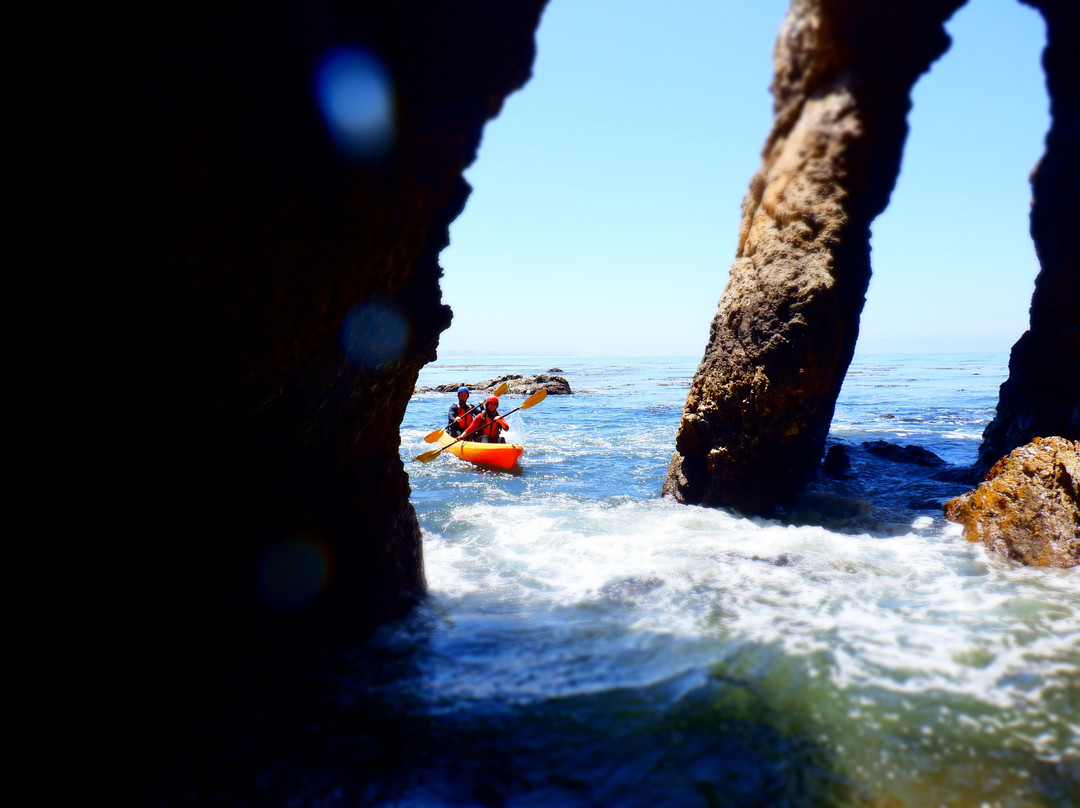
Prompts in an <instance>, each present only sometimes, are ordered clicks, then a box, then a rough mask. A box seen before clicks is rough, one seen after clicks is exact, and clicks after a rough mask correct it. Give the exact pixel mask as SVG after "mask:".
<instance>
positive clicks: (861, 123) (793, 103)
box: [663, 0, 1080, 516]
mask: <svg viewBox="0 0 1080 808" xmlns="http://www.w3.org/2000/svg"><path fill="white" fill-rule="evenodd" d="M1024 2H1026V3H1027V4H1028V5H1031V6H1033V7H1035V8H1037V9H1038V10H1039V11H1040V13H1041V14H1042V15H1043V17H1044V19H1045V20H1046V23H1047V35H1048V45H1047V49H1046V51H1045V53H1044V57H1043V65H1044V69H1045V71H1046V79H1047V89H1048V90H1049V92H1050V97H1051V112H1052V124H1051V129H1050V132H1049V133H1048V135H1047V138H1046V153H1045V155H1044V156H1043V158H1042V160H1041V161H1040V163H1039V167H1038V170H1037V171H1036V172H1035V175H1034V177H1033V191H1034V203H1033V207H1032V214H1031V230H1032V235H1033V238H1034V240H1035V243H1036V247H1037V252H1038V255H1039V259H1040V265H1041V271H1040V273H1039V277H1038V278H1037V279H1036V283H1035V294H1034V296H1033V298H1032V305H1031V329H1030V331H1029V332H1028V333H1027V334H1025V335H1024V337H1023V338H1022V339H1021V340H1020V342H1018V343H1017V346H1016V347H1015V348H1014V350H1013V356H1012V359H1011V361H1010V379H1009V381H1008V382H1007V383H1006V384H1005V385H1003V387H1002V390H1001V403H1000V405H999V407H998V414H997V417H996V418H995V419H994V422H993V423H991V425H990V426H988V428H987V431H986V433H985V436H984V444H985V446H986V449H985V450H984V451H983V452H982V453H981V454H980V457H981V458H992V457H998V456H1000V455H1001V454H1002V453H1004V452H1005V451H1008V450H1009V449H1010V448H1012V447H1013V446H1016V445H1019V443H1022V442H1024V441H1026V440H1027V439H1029V438H1030V436H1031V435H1033V434H1039V433H1041V434H1062V435H1065V436H1067V437H1071V438H1080V362H1077V360H1076V357H1077V356H1080V318H1078V317H1077V316H1076V311H1077V310H1078V309H1080V271H1078V270H1077V267H1080V246H1078V242H1077V240H1076V239H1075V237H1074V236H1073V229H1074V223H1075V222H1076V221H1077V220H1078V219H1080V196H1078V195H1077V194H1076V193H1075V189H1076V187H1077V186H1078V185H1080V151H1078V150H1077V149H1076V148H1075V144H1076V143H1077V142H1080V92H1078V91H1077V87H1078V86H1080V70H1078V61H1077V60H1076V58H1075V55H1074V53H1075V41H1076V40H1077V38H1080V28H1078V24H1077V21H1078V15H1077V14H1076V7H1075V4H1074V3H1073V2H1072V0H1024ZM961 5H963V0H880V1H879V2H874V3H864V2H859V1H858V0H793V2H792V3H791V6H790V9H789V11H788V14H787V17H786V19H785V22H784V25H783V27H782V29H781V31H780V35H779V37H778V39H777V44H776V49H775V72H774V78H773V83H772V92H773V98H774V123H773V128H772V131H771V132H770V134H769V136H768V138H767V139H766V142H765V147H764V149H763V160H762V166H761V168H760V170H759V171H758V172H757V174H756V175H755V176H754V177H753V179H752V180H751V183H750V190H749V192H748V193H747V195H746V197H745V199H744V201H743V215H742V222H741V224H740V228H739V239H738V247H737V250H736V258H735V262H734V264H733V265H732V267H731V271H730V278H729V281H728V284H727V287H726V288H725V290H724V292H723V295H722V297H721V300H720V305H719V308H718V310H717V313H716V316H715V317H714V319H713V322H712V328H711V332H710V337H709V343H708V346H707V347H706V350H705V355H704V357H703V359H702V361H701V363H700V364H699V366H698V370H697V372H696V374H695V376H694V380H693V382H692V384H691V389H690V392H689V394H688V395H687V398H686V406H685V408H684V414H683V418H682V421H681V423H680V425H679V429H678V433H677V435H676V445H675V452H674V454H673V456H672V459H671V464H670V467H669V469H668V473H667V476H666V478H665V480H664V483H663V493H664V494H665V495H667V496H671V497H674V498H675V499H678V500H680V501H682V502H688V503H697V504H703V505H717V506H727V507H733V508H736V509H739V510H741V511H744V512H748V513H757V514H762V515H766V516H768V515H772V514H774V513H776V511H777V508H778V507H779V506H780V505H781V504H782V503H784V502H785V501H787V500H789V499H790V498H791V497H792V496H793V495H794V494H795V493H796V492H798V491H800V490H802V489H803V488H804V487H805V485H806V483H807V482H808V480H809V479H810V477H811V475H812V474H813V472H814V470H815V468H816V467H817V464H818V461H819V459H820V458H821V455H822V452H823V451H824V444H825V437H826V435H827V433H828V428H829V423H830V421H831V419H832V415H833V409H834V406H835V402H836V397H837V395H838V393H839V390H840V385H841V383H842V381H843V378H844V375H845V373H846V370H847V367H848V365H849V363H850V361H851V356H852V353H853V350H854V345H855V339H856V333H857V330H858V320H859V315H860V313H861V311H862V307H863V303H864V298H865V294H866V291H867V285H868V281H869V278H870V259H869V239H870V224H871V222H872V221H873V219H874V217H875V216H877V215H878V213H880V212H881V211H882V210H883V209H884V207H885V205H886V203H887V201H888V197H889V194H890V193H891V191H892V188H893V185H894V183H895V180H896V176H897V173H898V170H899V166H900V158H901V151H902V147H903V143H904V139H905V137H906V134H907V124H906V120H905V118H906V116H907V113H908V111H909V109H910V108H911V101H910V92H911V89H912V86H913V85H914V83H915V81H916V80H918V78H919V77H920V76H921V75H922V74H923V73H924V72H925V71H926V70H927V69H928V68H929V67H930V65H931V64H932V63H933V61H934V60H935V59H937V58H938V56H940V55H941V54H942V53H943V52H944V51H945V50H946V48H947V47H948V44H949V37H948V36H947V34H946V33H945V28H944V24H945V22H946V20H947V19H948V18H949V17H950V16H951V15H952V14H953V13H954V12H955V11H956V9H957V8H959V7H960V6H961ZM1048 380H1053V382H1052V383H1047V382H1048ZM988 464H989V463H987V465H988Z"/></svg>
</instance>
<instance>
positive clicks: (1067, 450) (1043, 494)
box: [945, 437, 1080, 567]
mask: <svg viewBox="0 0 1080 808" xmlns="http://www.w3.org/2000/svg"><path fill="white" fill-rule="evenodd" d="M945 516H946V517H947V518H948V519H950V520H952V521H953V522H958V523H959V524H961V525H963V526H964V538H966V539H967V540H968V541H971V542H982V543H983V544H985V545H986V547H987V548H988V549H990V550H992V551H994V552H996V553H1000V554H1001V555H1004V556H1005V557H1006V558H1010V559H1012V560H1014V561H1018V562H1020V563H1021V564H1026V565H1028V566H1033V567H1075V566H1077V565H1078V564H1080V443H1078V442H1077V441H1072V440H1066V439H1065V438H1060V437H1051V438H1035V440H1033V441H1032V442H1031V443H1030V444H1028V445H1026V446H1021V447H1020V448H1019V449H1014V450H1013V451H1012V452H1011V453H1010V454H1009V455H1008V456H1007V457H1004V458H1002V459H1001V460H999V461H998V462H997V463H995V464H994V466H993V467H992V468H991V469H990V471H989V472H988V473H987V475H986V480H985V482H983V483H981V484H980V485H979V486H978V487H977V488H976V489H975V490H974V491H970V492H968V493H967V494H963V495H962V496H959V497H956V498H955V499H951V500H949V501H948V502H947V503H945Z"/></svg>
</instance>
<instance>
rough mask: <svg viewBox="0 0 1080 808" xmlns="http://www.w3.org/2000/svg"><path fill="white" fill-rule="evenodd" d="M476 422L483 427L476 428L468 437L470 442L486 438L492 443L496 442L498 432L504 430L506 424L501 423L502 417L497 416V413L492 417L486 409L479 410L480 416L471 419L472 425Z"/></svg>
mask: <svg viewBox="0 0 1080 808" xmlns="http://www.w3.org/2000/svg"><path fill="white" fill-rule="evenodd" d="M476 421H480V422H481V423H482V424H483V426H480V427H478V428H477V430H476V431H475V432H473V433H471V434H470V435H469V438H470V439H471V440H477V439H479V438H481V437H486V438H488V439H489V440H492V441H495V440H498V439H499V432H500V431H501V430H503V429H505V428H506V427H505V426H504V424H505V423H506V422H505V421H503V419H502V416H501V415H499V414H498V412H496V413H495V415H494V416H492V415H491V414H490V413H489V412H488V411H487V410H486V409H484V410H481V411H480V414H479V415H477V416H476V418H475V419H473V422H474V423H475V422H476Z"/></svg>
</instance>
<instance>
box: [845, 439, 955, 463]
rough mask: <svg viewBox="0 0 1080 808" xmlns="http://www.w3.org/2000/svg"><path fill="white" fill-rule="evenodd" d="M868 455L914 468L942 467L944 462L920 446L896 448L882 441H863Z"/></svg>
mask: <svg viewBox="0 0 1080 808" xmlns="http://www.w3.org/2000/svg"><path fill="white" fill-rule="evenodd" d="M863 446H865V447H866V451H868V452H870V454H872V455H874V456H876V457H881V458H884V459H885V460H892V461H893V462H896V463H913V464H915V465H916V466H943V465H945V461H944V460H942V459H941V458H940V457H938V456H937V455H936V454H934V453H933V452H931V451H930V450H929V449H924V448H922V447H921V446H912V445H908V446H898V445H897V444H895V443H889V442H888V441H884V440H868V441H863Z"/></svg>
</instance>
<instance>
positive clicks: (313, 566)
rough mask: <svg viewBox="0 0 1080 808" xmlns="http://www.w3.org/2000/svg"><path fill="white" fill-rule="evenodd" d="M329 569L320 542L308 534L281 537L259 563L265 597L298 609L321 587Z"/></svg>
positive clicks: (275, 603) (271, 601)
mask: <svg viewBox="0 0 1080 808" xmlns="http://www.w3.org/2000/svg"><path fill="white" fill-rule="evenodd" d="M329 572H330V564H329V560H328V558H327V554H326V552H325V550H324V548H323V547H322V545H321V543H320V542H318V541H317V540H316V539H313V538H311V537H309V536H294V537H292V538H288V539H282V540H281V541H279V542H277V543H276V544H274V545H273V546H271V547H270V549H269V550H267V551H266V554H265V555H264V556H263V558H262V563H261V564H260V565H259V588H260V589H261V590H262V593H263V597H264V598H266V600H267V602H268V603H270V604H271V605H272V606H275V607H277V608H279V609H298V608H300V607H301V606H304V605H305V604H307V603H309V602H310V601H311V600H312V599H313V598H314V597H315V596H316V595H318V594H319V592H320V591H321V590H322V588H323V586H324V584H325V583H326V580H327V577H328V575H329Z"/></svg>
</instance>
